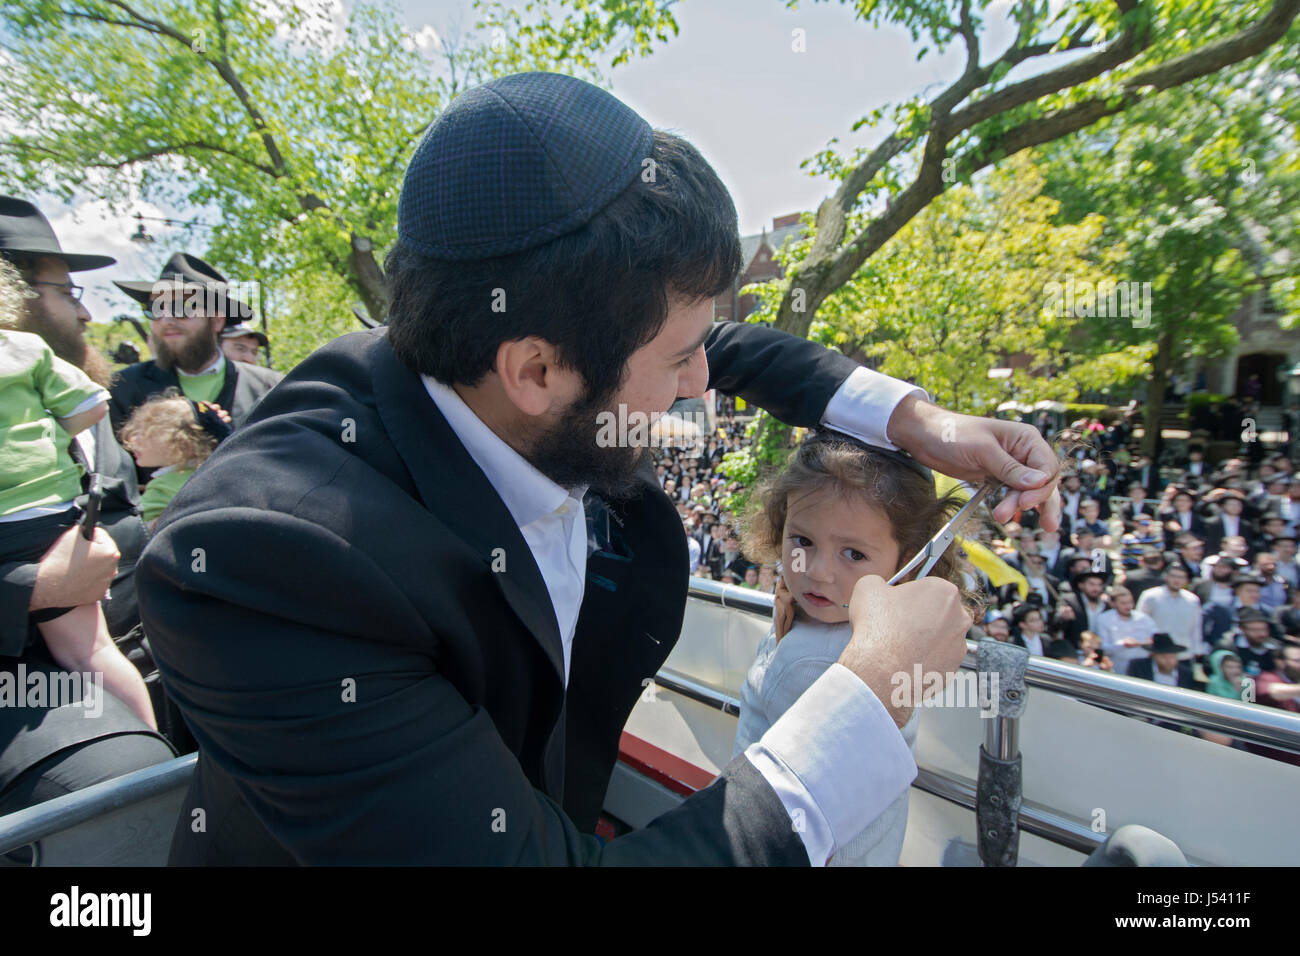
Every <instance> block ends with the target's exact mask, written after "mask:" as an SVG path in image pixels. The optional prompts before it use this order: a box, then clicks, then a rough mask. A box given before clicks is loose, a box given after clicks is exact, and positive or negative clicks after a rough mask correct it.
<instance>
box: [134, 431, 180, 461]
mask: <svg viewBox="0 0 1300 956" xmlns="http://www.w3.org/2000/svg"><path fill="white" fill-rule="evenodd" d="M131 454H132V455H134V456H135V463H136V464H137V465H139V466H140V467H141V468H161V467H162V466H163V465H170V464H172V462H171V461H169V460H168V457H169V456H168V453H167V447H166V445H164V444H163V443H162V442H160V441H156V440H155V439H153V438H152V437H150V436H149V434H147V433H145V432H141V433H140V434H137V435H133V436H132V437H131Z"/></svg>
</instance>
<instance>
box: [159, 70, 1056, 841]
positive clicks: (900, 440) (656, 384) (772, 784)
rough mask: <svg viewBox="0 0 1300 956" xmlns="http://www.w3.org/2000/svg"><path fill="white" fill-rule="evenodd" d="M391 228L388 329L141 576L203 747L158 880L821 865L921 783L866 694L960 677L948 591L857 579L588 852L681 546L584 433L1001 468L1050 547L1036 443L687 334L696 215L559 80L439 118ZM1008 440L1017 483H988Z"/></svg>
mask: <svg viewBox="0 0 1300 956" xmlns="http://www.w3.org/2000/svg"><path fill="white" fill-rule="evenodd" d="M493 150H497V151H499V154H498V155H497V156H496V157H489V158H486V159H485V157H484V153H485V152H489V153H490V152H492V151H493ZM647 169H651V170H653V171H654V175H645V171H646V170H647ZM575 182H576V183H581V184H583V188H582V189H580V190H576V191H575V189H574V187H573V186H572V183H575ZM398 237H399V238H398V244H397V246H396V248H395V249H394V250H393V251H392V252H391V253H390V255H389V256H388V259H387V261H386V264H385V265H386V271H387V273H388V275H389V279H390V283H391V289H392V311H391V313H390V315H389V325H388V328H387V329H380V330H373V331H370V332H363V333H357V334H354V335H350V336H345V337H343V338H341V339H339V340H336V341H335V342H333V343H331V344H329V345H327V346H325V347H324V348H322V349H321V350H319V351H318V352H316V353H315V354H314V355H312V356H311V357H310V358H308V359H307V360H306V361H304V362H303V363H302V364H301V365H299V366H298V368H296V369H295V370H294V371H293V372H292V373H290V375H289V376H288V377H287V378H286V379H285V381H284V382H283V383H282V384H281V385H280V387H278V388H277V389H276V390H275V391H274V392H272V393H271V394H270V395H268V396H267V397H266V399H265V400H264V401H263V402H262V404H261V405H260V406H259V407H258V408H257V409H256V410H255V411H254V413H253V414H252V415H251V416H250V418H249V420H248V422H247V423H246V424H245V426H244V427H243V428H242V429H241V430H240V431H238V432H236V433H235V435H234V436H232V438H230V439H229V440H228V441H227V442H225V443H223V444H222V446H221V447H220V448H219V449H218V451H217V452H216V454H214V455H213V457H212V458H211V459H209V461H208V463H207V464H206V465H205V466H204V467H203V468H202V469H200V470H199V471H198V472H197V473H196V475H195V476H194V478H193V479H192V480H191V481H190V482H189V483H188V484H187V485H186V486H185V487H184V488H183V489H182V490H181V491H180V493H179V494H178V495H177V496H176V498H175V499H174V501H173V503H172V506H171V507H170V508H169V510H168V511H167V513H166V515H165V516H164V518H163V521H162V524H161V525H160V526H159V528H158V531H157V534H156V536H155V538H154V540H153V542H152V543H151V545H150V547H149V548H148V549H147V551H146V553H145V556H144V558H143V559H142V561H141V565H140V568H141V582H140V586H141V595H142V600H141V605H142V608H143V610H144V614H145V619H146V626H147V627H148V629H149V633H150V636H151V639H152V641H153V642H154V648H155V651H156V653H157V655H158V658H159V661H160V666H161V667H162V668H163V671H164V676H165V678H166V679H167V681H168V683H169V686H170V687H171V688H172V690H173V692H174V693H175V696H176V698H177V700H178V702H179V704H180V707H181V709H182V710H183V711H184V713H185V715H186V717H187V719H188V720H189V722H190V724H191V727H192V729H193V731H194V734H195V736H196V738H197V739H198V741H199V745H200V761H199V767H198V770H197V773H196V776H195V780H194V783H193V784H192V786H191V791H190V794H189V797H188V799H187V803H186V805H185V808H184V809H183V811H182V814H181V822H180V824H179V825H178V827H177V830H176V834H175V839H174V841H173V845H172V859H173V861H174V862H183V863H244V864H247V863H262V864H291V863H301V864H306V863H399V862H410V863H479V864H481V863H551V864H592V863H599V864H614V863H651V862H656V863H679V864H734V863H749V864H755V863H763V864H778V863H786V864H803V865H807V864H809V863H810V862H811V863H814V864H817V865H821V864H823V863H825V862H826V860H827V858H828V857H829V856H830V854H831V853H833V852H834V850H835V847H836V846H838V845H842V843H843V842H844V840H846V839H848V838H851V836H852V835H856V833H858V832H860V831H861V829H863V828H864V827H865V826H866V825H867V824H868V823H869V822H870V820H871V819H873V818H874V817H875V816H877V815H878V814H879V813H880V812H882V811H883V810H884V809H885V807H886V806H888V804H889V803H890V802H892V800H893V799H894V798H895V797H897V796H898V795H899V794H900V793H902V792H903V791H904V790H905V788H906V786H907V784H908V783H909V782H910V780H911V776H912V775H913V774H914V773H915V769H914V763H913V762H912V761H911V758H910V753H909V751H908V748H907V745H906V743H905V742H904V741H903V740H902V735H901V734H900V733H899V732H898V727H899V726H901V725H902V724H903V722H904V721H905V720H906V719H907V717H908V715H909V714H910V711H911V706H912V705H911V704H909V703H908V702H901V703H897V704H896V703H895V701H893V700H890V701H889V704H886V703H885V702H886V700H889V692H890V689H891V684H890V680H891V675H892V674H893V673H896V672H898V671H907V672H910V669H911V668H912V667H913V666H916V665H922V666H924V667H925V669H926V670H927V671H929V670H934V671H939V672H946V670H947V669H951V668H955V667H956V666H957V665H958V664H959V662H960V660H961V658H962V657H963V656H964V654H965V643H964V636H965V634H966V631H967V630H968V627H969V624H970V621H969V618H968V617H966V616H965V615H964V613H963V612H962V611H961V610H960V605H959V601H958V596H957V591H956V588H955V587H954V586H952V585H951V584H949V583H947V582H942V581H937V580H933V579H928V578H927V579H924V580H921V581H916V582H911V583H908V584H904V585H900V586H898V587H894V588H888V587H885V586H884V582H883V581H881V580H880V579H879V578H876V577H867V578H863V579H862V580H861V581H859V582H858V584H857V586H856V590H855V591H854V592H853V595H852V601H850V602H849V603H851V604H852V608H851V609H850V620H851V621H852V623H853V632H854V637H853V639H852V640H851V641H850V643H849V645H848V648H847V649H846V650H845V652H844V654H843V655H842V656H841V658H840V661H839V664H838V665H837V666H833V667H831V668H830V669H829V670H828V671H827V672H826V674H824V675H822V677H821V678H820V679H819V680H818V682H817V683H816V684H815V685H814V686H813V687H812V688H811V689H810V690H809V691H808V692H807V693H805V694H804V695H803V697H802V698H800V700H799V701H797V702H796V704H795V705H794V706H793V707H792V708H791V709H790V710H789V711H787V713H786V714H785V717H784V718H783V720H782V721H780V722H778V724H777V725H776V726H774V727H773V729H772V730H769V731H768V733H767V734H765V735H764V736H763V738H762V739H761V740H760V741H759V742H757V743H755V744H754V745H753V746H752V747H751V748H750V749H749V750H747V751H746V753H745V754H743V755H740V756H738V757H737V758H736V759H735V760H733V761H732V762H731V763H730V764H728V766H727V767H726V768H725V769H724V770H723V772H722V774H721V776H720V778H719V779H718V780H717V781H716V782H715V783H714V784H713V785H711V786H710V787H709V788H707V789H706V790H704V791H701V792H700V793H698V794H696V795H695V796H693V797H691V798H690V799H688V800H686V801H685V803H684V804H683V805H682V806H680V807H678V808H676V809H674V810H672V811H670V812H668V813H666V814H664V815H663V816H661V817H659V818H658V819H657V820H656V821H655V822H654V824H653V825H651V826H649V827H647V828H646V829H643V830H639V831H637V832H635V833H633V834H630V835H628V836H626V837H622V838H620V839H617V840H613V841H611V842H610V843H608V844H606V845H601V844H600V842H599V841H598V840H597V839H596V838H595V837H593V836H589V835H587V834H590V833H591V832H592V830H593V828H594V826H595V824H596V820H597V815H598V813H599V811H600V809H601V801H602V798H603V796H604V793H605V790H606V787H607V785H608V782H609V778H610V774H611V772H612V769H613V766H614V763H615V761H616V759H617V755H618V746H619V737H620V734H621V731H622V728H623V725H624V722H625V721H626V719H627V716H628V714H629V713H630V711H631V709H632V707H633V705H634V704H635V702H636V700H637V699H638V698H639V697H640V695H641V693H642V692H643V688H644V683H645V681H646V680H647V679H652V678H653V676H654V674H655V673H656V672H657V670H658V668H659V666H660V665H661V664H662V663H663V661H664V660H665V659H666V657H667V655H668V654H669V652H670V651H671V650H672V648H673V646H674V644H675V643H676V640H677V637H678V634H679V631H680V628H681V624H682V619H683V614H684V609H685V601H686V583H687V582H686V565H687V562H686V560H685V558H686V554H685V550H686V545H685V541H684V535H683V532H682V526H681V522H680V520H679V519H678V517H677V514H676V512H675V510H674V508H673V506H672V504H671V502H669V501H668V500H667V498H666V497H665V496H664V494H663V491H662V490H661V489H660V488H659V486H658V484H657V483H656V482H655V480H654V478H653V473H652V471H651V469H650V467H649V459H648V458H646V457H645V456H644V454H643V453H644V450H645V449H644V442H643V441H637V440H633V439H632V438H630V437H629V438H626V440H624V439H623V438H619V437H617V436H611V435H609V434H607V433H606V432H605V429H606V428H607V427H609V426H610V423H611V418H610V416H611V415H613V416H614V418H615V419H616V420H623V421H631V420H633V418H634V417H635V416H648V415H650V414H653V413H657V412H662V411H663V410H665V409H667V408H668V407H669V405H671V403H672V402H673V400H674V399H676V398H679V397H687V398H689V397H694V396H698V395H700V394H702V393H703V392H704V391H705V389H706V387H714V388H717V389H719V390H721V391H723V392H725V393H728V394H738V395H740V396H742V397H744V398H745V399H746V401H747V402H754V403H756V404H759V405H760V406H765V407H767V408H769V409H770V410H771V411H772V412H773V413H774V414H775V415H776V416H777V417H779V418H780V419H781V420H782V421H786V422H790V423H792V424H796V425H799V424H802V425H813V424H815V423H817V422H818V421H819V420H824V421H825V422H826V423H828V424H831V425H835V426H837V427H840V428H841V429H857V430H859V431H861V432H862V433H864V434H866V435H868V436H870V437H873V438H874V439H875V441H876V442H877V443H879V442H881V441H882V440H883V441H886V442H888V441H890V440H891V439H892V440H896V442H897V444H899V445H901V446H902V447H903V448H905V449H908V450H910V451H911V452H912V453H913V454H914V455H915V456H916V457H917V458H918V459H919V460H921V461H922V462H925V463H931V464H933V466H934V467H936V468H940V469H941V470H946V472H947V473H950V474H954V475H955V476H957V477H960V478H962V479H963V480H970V479H972V478H975V477H978V476H980V475H984V474H990V473H993V474H999V475H1000V476H1001V477H1002V478H1003V479H1004V480H1006V481H1008V483H1009V484H1011V485H1012V486H1013V487H1014V488H1015V489H1018V490H1016V491H1013V492H1012V493H1011V494H1010V495H1009V496H1008V497H1009V499H1011V500H1010V502H1009V503H1008V502H1007V501H1004V502H1003V503H1002V504H1000V505H999V506H998V509H995V517H998V518H999V520H1004V521H1005V520H1008V519H1009V517H1010V514H1011V513H1012V512H1013V511H1014V510H1016V509H1019V508H1025V507H1040V508H1041V510H1042V514H1043V517H1044V520H1045V521H1048V522H1049V523H1052V524H1054V523H1055V521H1056V516H1057V507H1058V503H1057V501H1056V500H1055V487H1054V480H1053V478H1054V467H1055V457H1054V455H1053V453H1052V452H1051V449H1050V448H1049V447H1048V446H1047V445H1046V443H1044V442H1042V441H1041V439H1040V438H1038V436H1037V435H1036V434H1034V435H1032V436H1031V437H1027V436H1026V435H1025V431H1032V430H1030V429H1027V427H1024V426H1016V425H1013V424H1011V423H1005V422H997V421H993V420H985V419H974V418H969V417H965V416H953V415H952V413H949V412H946V411H943V410H940V409H936V408H935V407H934V406H931V405H928V404H927V403H924V402H921V401H920V399H919V398H918V396H917V395H916V394H915V393H914V392H913V391H912V390H911V389H910V388H909V387H907V386H905V385H903V384H902V383H897V385H896V384H894V383H892V380H884V379H881V378H877V377H875V376H872V375H868V374H864V373H865V371H866V370H863V369H858V368H856V367H854V366H853V363H851V362H849V361H848V360H847V359H845V358H844V357H843V356H839V355H836V354H835V353H832V352H828V351H826V350H824V349H821V348H819V347H817V346H814V345H812V344H811V343H808V342H805V341H803V340H800V339H795V338H792V337H790V336H787V335H783V334H782V333H779V332H775V331H773V330H771V329H767V328H763V327H761V326H753V325H746V324H743V323H740V324H737V323H720V324H717V325H714V324H713V322H712V315H713V305H712V301H711V297H712V296H714V295H717V294H720V292H721V291H722V290H724V289H725V288H729V287H730V283H731V282H732V281H733V279H734V277H735V272H736V270H737V269H738V268H739V265H740V264H739V256H738V251H739V245H738V235H737V232H736V229H735V212H734V206H733V205H732V203H731V200H730V197H729V196H728V195H727V193H726V190H725V188H724V187H723V186H722V184H721V182H720V181H719V180H718V178H717V176H716V174H715V173H714V172H713V170H712V169H711V168H710V167H709V166H708V164H707V163H706V162H704V160H703V158H702V157H700V156H699V154H698V153H697V152H696V151H695V150H694V149H693V147H690V145H689V144H688V143H686V142H685V141H684V140H681V139H680V138H678V137H675V136H672V135H671V134H666V133H663V132H656V131H653V130H652V129H651V128H650V127H649V125H648V124H647V123H645V121H644V120H643V119H641V117H639V116H637V115H636V114H635V113H633V112H632V111H631V110H629V109H628V108H627V107H626V106H624V105H623V104H622V103H619V102H618V101H617V100H615V99H614V98H613V97H612V96H611V95H610V94H608V93H606V92H604V91H602V90H599V89H598V88H596V87H593V86H590V85H589V84H585V83H582V81H579V80H575V79H573V78H570V77H564V76H559V75H556V74H546V73H527V74H517V75H514V76H510V77H504V78H502V79H499V80H494V81H492V82H491V83H489V84H486V85H485V86H483V87H478V88H475V89H472V90H468V91H466V92H464V93H462V94H461V95H460V96H458V97H457V98H456V99H455V100H454V101H452V103H451V105H450V106H449V107H448V108H447V110H446V111H445V112H444V113H443V115H442V116H441V117H440V118H439V120H438V121H437V122H436V123H435V124H433V126H432V127H431V128H430V130H429V131H428V133H426V135H425V137H424V139H423V140H422V141H421V144H420V146H419V148H418V150H417V152H416V154H415V157H414V159H413V160H412V162H411V165H410V167H409V168H408V170H407V174H406V180H405V183H404V186H403V190H402V194H401V199H400V201H399V207H398ZM629 263H633V264H635V268H634V269H633V268H631V267H629V265H628V264H629ZM670 293H671V294H670ZM505 302H508V303H509V304H508V305H506V304H504V303H505ZM494 303H495V304H496V306H498V307H494ZM904 393H905V394H904ZM891 403H892V404H893V406H894V410H893V411H892V412H888V411H886V414H885V416H884V417H885V419H886V420H885V421H880V422H876V423H874V424H873V423H872V421H871V418H872V414H871V413H870V411H869V410H870V409H873V408H877V409H878V408H882V407H884V408H885V409H887V408H888V406H889V405H890V404H891ZM616 410H617V414H615V412H616ZM864 412H867V414H864ZM954 418H955V419H956V421H954V420H953V419H954ZM945 422H946V423H947V424H946V425H945ZM953 425H955V426H956V429H955V434H957V435H958V436H960V437H961V442H960V443H959V444H955V445H954V444H953V443H950V442H945V441H944V438H945V436H950V435H951V434H952V433H953V431H952V426H953ZM886 428H887V429H888V434H887V435H886V434H885V430H886ZM629 434H630V433H629ZM1031 438H1032V440H1031ZM1021 442H1023V443H1024V451H1022V452H1021V454H1023V455H1025V456H1026V459H1027V462H1028V463H1031V464H1032V465H1033V466H1034V467H1036V468H1041V469H1043V470H1044V473H1043V474H1040V475H1035V474H1032V473H1031V474H1028V475H1026V474H1025V472H1026V470H1027V468H1026V467H1025V465H1022V464H1019V463H1018V462H1016V461H1015V460H1012V459H1010V458H1009V457H1008V454H1007V452H1006V451H1005V450H1004V449H1005V448H1009V447H1019V445H1018V444H1017V443H1021ZM1035 483H1037V484H1036V487H1034V488H1031V487H1030V486H1031V485H1035ZM1004 506H1005V507H1004ZM584 519H585V520H584ZM588 542H590V543H588ZM868 646H870V653H866V650H867V647H868ZM782 725H785V727H783V726H782ZM198 808H202V809H203V810H204V815H205V819H206V827H205V828H204V829H203V832H196V831H195V829H193V828H192V827H191V825H190V821H191V819H192V817H191V811H192V810H195V809H198ZM792 818H793V819H797V820H799V821H810V822H806V823H804V824H803V825H797V826H791V820H792Z"/></svg>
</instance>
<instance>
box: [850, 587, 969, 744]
mask: <svg viewBox="0 0 1300 956" xmlns="http://www.w3.org/2000/svg"><path fill="white" fill-rule="evenodd" d="M849 622H850V623H851V624H852V625H853V637H852V639H850V641H849V646H848V647H846V648H844V653H843V654H841V655H840V659H839V663H841V664H843V665H844V666H845V667H847V668H848V669H849V670H851V671H853V673H855V674H857V675H858V677H860V678H861V679H862V682H863V683H865V684H866V685H867V686H868V687H870V688H871V691H872V693H874V694H875V695H876V698H877V699H878V700H879V701H880V702H881V703H882V704H884V705H885V709H886V710H888V711H889V714H890V716H891V717H893V718H894V723H896V724H897V725H898V726H899V727H902V726H903V725H904V724H906V723H907V721H908V719H909V718H910V717H911V716H912V710H913V708H914V707H915V706H916V705H917V704H918V703H919V702H920V700H921V691H922V688H921V687H913V688H912V693H911V694H910V695H908V699H907V700H905V701H904V702H903V704H901V705H895V704H894V702H893V698H894V696H895V695H894V689H895V687H896V686H897V684H896V681H895V680H894V675H895V674H904V675H906V677H907V679H908V681H911V680H912V679H913V671H914V667H915V665H917V664H920V665H921V672H922V673H923V674H931V673H939V674H943V675H945V682H946V679H947V677H948V676H949V675H952V674H954V673H956V671H957V668H958V667H960V666H961V662H962V659H963V658H964V657H965V656H966V632H967V630H969V629H970V625H971V619H970V615H969V614H967V613H966V610H965V609H964V608H963V607H962V605H961V598H960V595H959V593H958V591H957V587H956V585H954V584H953V583H952V582H950V581H944V580H941V579H940V578H922V579H921V580H919V581H905V582H904V583H902V584H896V585H894V586H893V587H890V586H889V585H887V584H886V583H885V579H884V578H882V577H880V576H879V575H876V574H868V575H867V576H866V577H864V578H861V579H859V581H858V583H857V584H856V585H855V586H854V588H853V596H852V597H851V598H849ZM922 683H923V685H924V686H925V687H926V688H930V689H933V688H932V683H933V682H932V681H930V680H928V679H926V680H923V681H922Z"/></svg>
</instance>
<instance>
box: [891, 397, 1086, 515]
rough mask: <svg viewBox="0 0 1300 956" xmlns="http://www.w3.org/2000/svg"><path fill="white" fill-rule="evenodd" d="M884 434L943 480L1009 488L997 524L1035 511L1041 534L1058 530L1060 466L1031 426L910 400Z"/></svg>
mask: <svg viewBox="0 0 1300 956" xmlns="http://www.w3.org/2000/svg"><path fill="white" fill-rule="evenodd" d="M886 432H887V434H888V437H889V440H890V441H892V442H893V443H894V444H896V445H898V446H899V447H900V448H902V449H904V450H905V451H907V452H908V453H909V454H910V455H911V456H912V457H913V458H915V459H916V460H917V461H919V462H921V464H923V465H928V466H929V467H931V468H934V469H935V470H936V471H940V472H943V474H945V475H949V476H951V477H953V478H956V479H958V480H959V481H983V480H984V479H985V478H987V477H990V476H991V477H993V478H996V479H997V480H998V481H1000V482H1002V483H1003V484H1005V485H1007V486H1008V488H1009V489H1010V491H1009V492H1008V494H1007V496H1006V497H1005V498H1004V499H1003V500H1002V501H1001V502H1000V503H999V504H998V506H997V507H996V508H994V509H993V517H994V518H996V519H997V520H998V521H1001V522H1004V523H1005V522H1007V521H1010V520H1011V519H1012V518H1013V517H1014V516H1015V514H1016V512H1017V511H1028V510H1029V509H1030V508H1037V509H1038V514H1039V524H1040V525H1041V526H1042V528H1043V529H1044V530H1045V531H1056V530H1057V529H1058V528H1060V526H1061V498H1060V495H1058V494H1057V491H1056V485H1057V480H1058V478H1059V475H1060V470H1061V467H1060V462H1059V461H1058V460H1057V457H1056V454H1055V453H1054V452H1053V451H1052V448H1051V446H1050V445H1048V444H1047V442H1045V441H1044V440H1043V436H1042V435H1040V434H1039V433H1038V429H1036V428H1034V427H1033V426H1032V425H1026V424H1025V423H1023V422H1004V421H999V420H998V419H996V418H978V417H976V416H974V415H961V414H958V413H957V412H950V411H948V410H947V409H946V408H940V407H939V406H938V405H932V404H931V403H929V402H924V401H922V400H921V399H920V398H918V397H917V396H916V395H909V396H907V397H906V398H904V399H903V400H902V401H901V402H899V403H898V406H897V407H896V408H895V409H894V414H893V415H891V416H890V418H889V425H888V427H887V429H886Z"/></svg>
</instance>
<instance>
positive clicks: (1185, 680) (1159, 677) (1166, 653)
mask: <svg viewBox="0 0 1300 956" xmlns="http://www.w3.org/2000/svg"><path fill="white" fill-rule="evenodd" d="M1185 650H1187V648H1186V647H1184V646H1183V645H1182V644H1177V643H1175V642H1174V639H1173V638H1171V637H1170V636H1169V635H1168V634H1164V633H1159V634H1155V635H1153V636H1152V641H1151V656H1150V657H1148V658H1146V659H1145V660H1136V661H1132V662H1130V663H1129V665H1128V676H1129V677H1141V678H1142V679H1143V680H1150V681H1155V682H1156V683H1158V684H1168V685H1169V686H1171V687H1182V688H1185V689H1187V690H1200V689H1201V685H1200V683H1199V682H1198V681H1197V680H1196V678H1195V677H1194V676H1193V674H1192V662H1191V661H1180V660H1179V659H1178V655H1179V654H1181V653H1182V652H1183V651H1185ZM1160 726H1162V727H1166V726H1169V725H1168V724H1161V725H1160Z"/></svg>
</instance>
